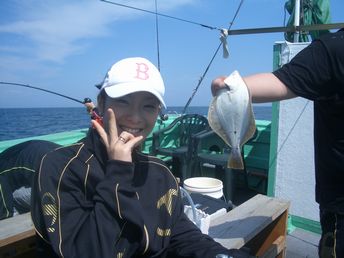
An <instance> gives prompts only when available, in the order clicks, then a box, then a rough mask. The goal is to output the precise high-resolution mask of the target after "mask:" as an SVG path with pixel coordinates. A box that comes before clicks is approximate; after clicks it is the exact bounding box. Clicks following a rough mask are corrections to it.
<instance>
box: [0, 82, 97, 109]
mask: <svg viewBox="0 0 344 258" xmlns="http://www.w3.org/2000/svg"><path fill="white" fill-rule="evenodd" d="M0 84H7V85H15V86H21V87H26V88H30V89H35V90H40V91H45V92H48V93H51V94H54V95H58V96H60V97H63V98H67V99H70V100H73V101H75V102H78V103H81V104H85V103H89V102H91V99H90V98H85V99H84V100H83V101H81V100H78V99H75V98H72V97H69V96H66V95H63V94H61V93H57V92H55V91H51V90H46V89H42V88H39V87H35V86H31V85H28V84H22V83H14V82H0Z"/></svg>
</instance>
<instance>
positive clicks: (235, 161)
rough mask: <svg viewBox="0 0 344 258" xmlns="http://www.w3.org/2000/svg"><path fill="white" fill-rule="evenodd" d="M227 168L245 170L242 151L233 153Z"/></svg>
mask: <svg viewBox="0 0 344 258" xmlns="http://www.w3.org/2000/svg"><path fill="white" fill-rule="evenodd" d="M227 167H228V168H233V169H244V161H243V159H242V156H241V152H240V150H237V151H234V150H233V151H232V153H231V155H230V157H229V159H228V163H227Z"/></svg>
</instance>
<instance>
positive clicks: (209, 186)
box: [183, 177, 223, 199]
mask: <svg viewBox="0 0 344 258" xmlns="http://www.w3.org/2000/svg"><path fill="white" fill-rule="evenodd" d="M183 187H184V189H185V190H186V191H188V192H189V193H201V194H205V195H208V196H211V197H214V198H217V199H220V198H221V197H222V196H223V184H222V181H221V180H219V179H216V178H212V177H191V178H188V179H185V180H184V184H183Z"/></svg>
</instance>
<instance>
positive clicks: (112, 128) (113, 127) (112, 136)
mask: <svg viewBox="0 0 344 258" xmlns="http://www.w3.org/2000/svg"><path fill="white" fill-rule="evenodd" d="M106 112H107V115H108V117H109V123H108V127H109V128H108V133H109V140H110V142H115V141H117V139H118V132H117V124H116V116H115V112H113V110H112V109H111V108H109V109H108V110H107V111H106Z"/></svg>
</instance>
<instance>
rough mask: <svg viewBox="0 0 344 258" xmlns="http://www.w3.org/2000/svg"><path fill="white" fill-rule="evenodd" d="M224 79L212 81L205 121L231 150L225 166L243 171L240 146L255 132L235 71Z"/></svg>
mask: <svg viewBox="0 0 344 258" xmlns="http://www.w3.org/2000/svg"><path fill="white" fill-rule="evenodd" d="M223 79H224V78H222V77H220V78H218V79H216V80H214V81H213V82H212V85H211V90H212V94H213V95H214V98H213V100H212V102H211V104H210V106H209V110H208V120H209V124H210V126H211V128H212V129H213V130H214V132H215V133H217V134H218V135H219V136H220V137H221V138H222V139H223V140H224V141H225V142H226V143H227V144H228V145H229V146H230V147H231V153H230V156H229V159H228V167H229V168H234V169H243V168H244V163H243V158H242V155H241V150H242V146H243V145H244V144H245V143H246V142H247V141H248V140H249V139H250V138H251V137H252V136H253V135H254V133H255V131H256V123H255V119H254V115H253V110H252V104H251V97H250V94H249V90H248V88H247V86H246V84H245V82H244V81H243V79H242V78H241V76H240V74H239V73H238V72H237V71H234V72H233V73H232V74H231V75H230V76H228V77H227V78H226V79H224V80H223Z"/></svg>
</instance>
